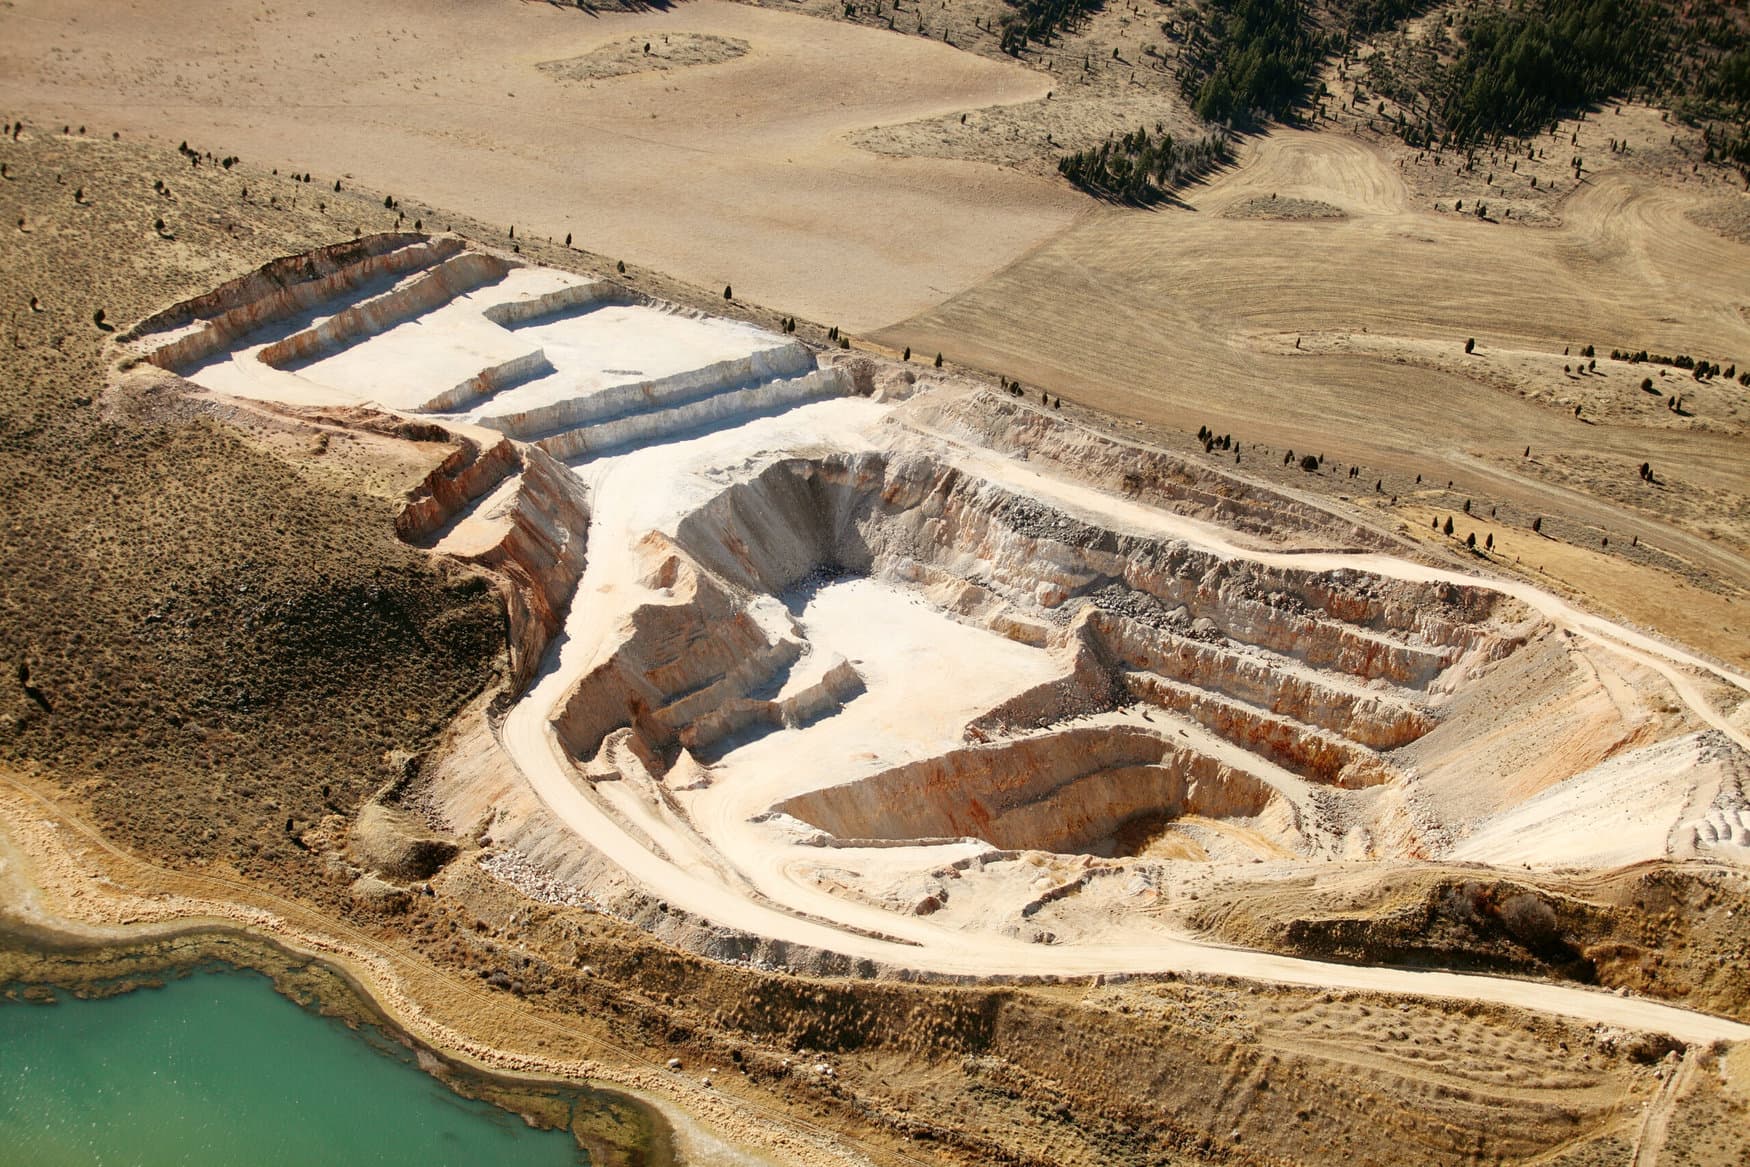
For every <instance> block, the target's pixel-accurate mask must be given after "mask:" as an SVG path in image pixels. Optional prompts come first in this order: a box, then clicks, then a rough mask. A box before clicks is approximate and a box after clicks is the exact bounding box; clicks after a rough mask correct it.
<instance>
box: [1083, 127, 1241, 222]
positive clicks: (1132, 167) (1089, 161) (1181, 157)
mask: <svg viewBox="0 0 1750 1167" xmlns="http://www.w3.org/2000/svg"><path fill="white" fill-rule="evenodd" d="M1227 157H1228V137H1227V135H1226V134H1225V133H1214V134H1210V135H1208V136H1207V137H1203V138H1199V139H1198V140H1197V141H1195V142H1179V141H1177V140H1175V139H1174V137H1173V135H1171V134H1169V133H1166V132H1164V130H1163V129H1162V127H1161V126H1160V125H1158V124H1157V125H1156V126H1155V133H1154V134H1150V133H1149V131H1148V129H1147V128H1146V127H1139V128H1138V129H1136V130H1135V131H1133V132H1131V133H1128V134H1124V135H1122V136H1121V137H1117V138H1112V137H1108V138H1107V139H1106V140H1105V141H1104V142H1102V143H1101V144H1100V145H1098V146H1095V147H1093V148H1092V149H1088V150H1078V151H1077V152H1076V153H1074V154H1065V155H1064V156H1063V157H1061V158H1059V159H1058V160H1057V171H1058V173H1059V174H1061V175H1063V176H1064V177H1065V178H1067V179H1069V180H1070V181H1071V182H1073V183H1075V184H1076V185H1077V186H1079V187H1081V188H1082V189H1083V190H1085V191H1088V192H1089V193H1091V194H1096V195H1099V196H1101V197H1103V198H1109V199H1112V200H1114V201H1117V202H1123V203H1131V204H1133V205H1136V206H1146V205H1147V204H1149V203H1153V202H1155V201H1157V200H1158V199H1160V198H1161V197H1162V196H1163V195H1165V194H1166V193H1167V192H1168V191H1170V190H1172V189H1173V188H1174V187H1176V186H1178V185H1180V184H1181V183H1183V182H1185V181H1186V180H1187V179H1190V178H1195V177H1196V176H1197V175H1199V174H1202V173H1204V172H1206V171H1208V170H1210V169H1213V168H1214V167H1215V166H1217V165H1218V164H1220V163H1221V162H1223V161H1225V160H1226V159H1227Z"/></svg>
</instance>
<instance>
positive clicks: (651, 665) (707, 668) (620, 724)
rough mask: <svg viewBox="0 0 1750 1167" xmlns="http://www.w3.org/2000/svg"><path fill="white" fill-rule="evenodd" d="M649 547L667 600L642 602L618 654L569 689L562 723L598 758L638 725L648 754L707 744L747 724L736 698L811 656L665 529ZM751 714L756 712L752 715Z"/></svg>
mask: <svg viewBox="0 0 1750 1167" xmlns="http://www.w3.org/2000/svg"><path fill="white" fill-rule="evenodd" d="M641 550H642V551H643V552H644V555H645V560H646V562H647V564H648V565H649V579H650V581H651V582H652V583H653V584H654V585H655V587H657V588H658V589H659V591H660V593H661V598H660V599H658V600H656V601H654V602H649V603H644V604H641V605H639V606H638V607H637V608H635V609H634V610H633V611H632V613H631V615H630V618H629V622H628V625H627V628H626V632H625V636H624V639H623V640H622V641H621V642H620V644H619V645H618V646H617V648H616V649H615V650H614V651H613V653H612V654H611V655H610V657H609V658H608V659H607V660H605V661H604V662H602V663H601V664H600V665H598V666H597V667H596V668H594V669H592V670H591V671H590V672H589V673H587V674H586V675H585V676H584V677H583V678H582V679H581V680H580V681H579V682H578V683H577V685H576V686H575V687H574V688H573V689H572V690H571V692H570V693H569V694H568V696H567V698H566V700H565V703H564V705H563V706H562V707H561V709H560V711H559V714H558V716H557V717H556V718H555V719H554V728H555V730H556V731H557V732H558V734H559V739H560V741H561V742H563V743H564V745H565V748H566V749H567V750H568V751H569V752H570V753H571V755H572V757H574V758H578V759H588V758H592V757H594V756H595V755H596V753H597V752H598V751H599V750H600V749H601V746H602V743H603V741H604V740H605V739H606V738H607V737H608V735H609V734H611V733H613V732H614V731H615V730H619V729H624V728H630V729H632V731H633V732H634V733H635V734H636V736H637V738H638V740H639V743H640V745H641V748H642V749H643V751H644V752H645V753H646V755H647V756H651V757H654V758H664V757H670V756H672V755H673V752H674V750H675V749H676V748H677V747H678V746H681V745H685V746H686V747H688V748H689V749H696V748H705V747H708V746H709V745H710V744H712V743H713V742H714V741H716V740H717V738H719V737H721V736H723V735H724V734H726V733H732V732H734V731H735V730H736V729H738V728H741V727H742V726H744V725H745V724H747V721H746V720H742V721H741V722H740V723H739V724H738V723H737V714H736V713H735V712H733V710H734V708H735V703H736V702H738V701H740V700H742V699H744V698H745V697H746V696H747V694H748V693H749V692H750V691H752V690H753V689H755V688H757V687H759V686H760V685H762V684H764V683H765V682H766V681H768V680H770V679H771V677H772V676H773V675H774V674H775V673H777V672H778V670H780V669H782V668H785V667H787V666H788V665H789V664H790V663H792V662H793V661H795V659H796V658H797V657H798V656H799V655H801V645H800V643H799V641H798V639H797V638H796V637H795V636H794V635H789V634H787V633H786V630H785V629H784V628H783V627H782V625H781V624H775V623H774V622H773V620H772V619H770V618H769V617H768V618H767V619H765V620H761V619H759V618H756V616H755V614H754V613H753V612H752V611H751V610H750V609H749V607H748V606H747V604H746V603H745V599H744V598H743V597H738V596H737V595H735V594H734V593H733V592H732V591H731V590H730V589H729V588H727V587H725V586H724V585H723V583H722V582H721V581H719V580H718V579H716V578H715V577H714V576H713V575H712V574H711V573H709V572H707V571H702V570H700V568H699V567H698V566H697V565H696V564H695V563H693V561H692V560H691V558H690V557H688V556H687V555H686V554H684V553H683V552H681V551H680V550H678V549H677V548H675V547H673V546H672V545H671V544H670V543H669V542H668V541H667V540H666V539H664V538H662V537H661V536H658V535H652V536H650V537H649V538H648V539H647V540H646V541H645V543H644V545H643V547H642V548H641ZM742 716H744V717H745V716H746V715H745V714H744V715H742Z"/></svg>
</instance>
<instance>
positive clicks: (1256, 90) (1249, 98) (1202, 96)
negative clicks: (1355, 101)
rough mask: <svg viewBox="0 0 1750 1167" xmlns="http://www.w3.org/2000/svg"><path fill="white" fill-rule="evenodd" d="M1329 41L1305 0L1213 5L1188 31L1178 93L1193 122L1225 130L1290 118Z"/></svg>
mask: <svg viewBox="0 0 1750 1167" xmlns="http://www.w3.org/2000/svg"><path fill="white" fill-rule="evenodd" d="M1335 47H1336V42H1335V41H1334V40H1333V39H1332V38H1330V37H1328V36H1327V35H1326V34H1325V33H1323V32H1321V31H1320V30H1319V28H1318V26H1317V25H1316V24H1315V23H1314V22H1313V20H1312V16H1311V13H1310V12H1309V11H1308V8H1307V5H1306V3H1305V0H1213V3H1212V4H1211V5H1210V8H1209V10H1208V13H1207V15H1206V18H1205V20H1204V22H1203V23H1202V24H1200V25H1193V27H1192V29H1191V32H1190V35H1189V38H1188V40H1187V44H1186V47H1185V51H1184V55H1183V57H1182V58H1181V60H1182V64H1181V65H1180V69H1179V89H1180V91H1181V92H1182V93H1183V94H1184V95H1185V99H1186V100H1187V101H1189V102H1190V103H1191V108H1193V109H1194V110H1196V111H1197V116H1198V117H1201V118H1202V119H1203V120H1204V121H1209V122H1222V123H1226V124H1229V125H1239V124H1245V125H1250V124H1256V123H1258V122H1262V121H1266V120H1270V119H1284V118H1287V117H1289V116H1291V115H1292V112H1293V110H1294V107H1295V106H1297V105H1299V104H1300V103H1301V102H1303V101H1304V100H1305V99H1306V96H1307V92H1308V90H1309V88H1310V86H1311V83H1312V77H1313V74H1314V72H1315V71H1316V70H1317V69H1318V66H1319V62H1320V61H1322V60H1323V59H1324V58H1325V56H1326V55H1327V54H1329V53H1330V52H1331V51H1332V50H1333V49H1334V48H1335Z"/></svg>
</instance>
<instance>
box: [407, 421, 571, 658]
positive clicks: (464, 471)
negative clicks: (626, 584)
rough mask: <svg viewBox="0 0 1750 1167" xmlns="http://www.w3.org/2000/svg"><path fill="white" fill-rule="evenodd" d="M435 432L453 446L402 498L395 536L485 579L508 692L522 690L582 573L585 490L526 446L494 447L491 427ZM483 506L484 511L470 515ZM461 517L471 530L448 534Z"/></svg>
mask: <svg viewBox="0 0 1750 1167" xmlns="http://www.w3.org/2000/svg"><path fill="white" fill-rule="evenodd" d="M439 432H442V433H444V434H446V435H447V436H449V437H450V439H451V440H453V441H455V442H456V443H457V445H456V449H455V451H454V452H453V453H451V454H450V455H449V457H447V458H445V459H444V461H443V462H442V463H441V464H440V465H438V466H437V467H436V468H434V469H433V470H432V471H431V473H430V474H428V475H426V477H425V480H424V481H423V482H422V483H420V485H419V486H418V487H416V488H415V489H414V490H412V491H410V492H409V493H408V496H407V499H406V501H405V502H404V503H403V504H402V507H401V510H400V511H399V513H398V514H397V515H396V517H395V530H396V532H397V533H398V534H399V535H400V536H401V537H402V538H403V539H405V540H407V541H408V542H410V543H414V544H416V545H419V546H424V547H434V546H435V547H437V548H438V549H440V550H442V551H444V552H446V553H447V554H450V555H453V556H454V557H455V558H458V559H461V560H463V561H465V562H469V563H475V564H478V565H480V566H481V567H484V568H486V569H487V570H488V572H490V573H491V575H492V576H493V578H494V579H495V580H496V581H497V584H498V590H499V594H500V596H501V598H502V599H503V601H504V605H505V612H506V617H507V620H508V624H509V629H508V631H509V648H510V667H511V677H510V682H511V689H512V691H513V692H521V691H522V689H523V687H524V686H525V685H526V684H527V683H528V681H529V679H530V678H531V677H532V676H533V675H534V673H535V671H536V669H537V668H538V667H539V666H540V662H541V657H542V655H543V654H544V653H545V652H546V650H547V645H548V643H549V642H550V641H551V640H552V638H553V637H554V636H555V635H556V634H557V633H558V632H559V629H560V628H561V627H562V626H563V625H564V621H565V613H566V611H567V609H569V608H570V606H571V598H572V595H573V593H574V592H575V591H576V590H577V581H578V579H579V578H580V577H581V576H582V574H583V568H584V564H585V562H586V556H587V551H588V546H589V521H590V516H589V502H588V497H587V492H586V491H585V489H584V486H583V484H582V483H581V482H580V481H579V480H578V479H577V476H576V475H574V474H572V473H571V472H570V471H569V470H567V469H566V468H565V467H564V466H562V465H560V464H559V463H558V462H555V461H554V460H553V459H552V458H550V457H548V456H547V455H546V454H545V453H543V452H542V451H540V450H538V449H536V448H534V447H532V446H522V445H519V444H518V443H516V442H513V441H511V440H510V439H509V438H503V437H500V438H497V440H496V441H494V440H493V438H494V437H496V435H493V434H492V433H491V431H489V430H475V429H467V430H465V431H464V430H460V429H458V430H456V431H450V430H440V431H439ZM487 443H490V444H489V445H488V444H487ZM501 496H502V497H501ZM494 502H496V503H497V505H491V504H492V503H494ZM489 506H490V509H491V510H492V512H493V513H492V514H490V515H480V514H478V512H479V511H481V510H484V509H488V507H489ZM465 520H472V522H471V524H470V525H471V528H472V529H470V530H468V531H466V532H459V531H456V530H454V528H455V527H457V526H458V525H459V524H461V523H462V522H463V521H465Z"/></svg>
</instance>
